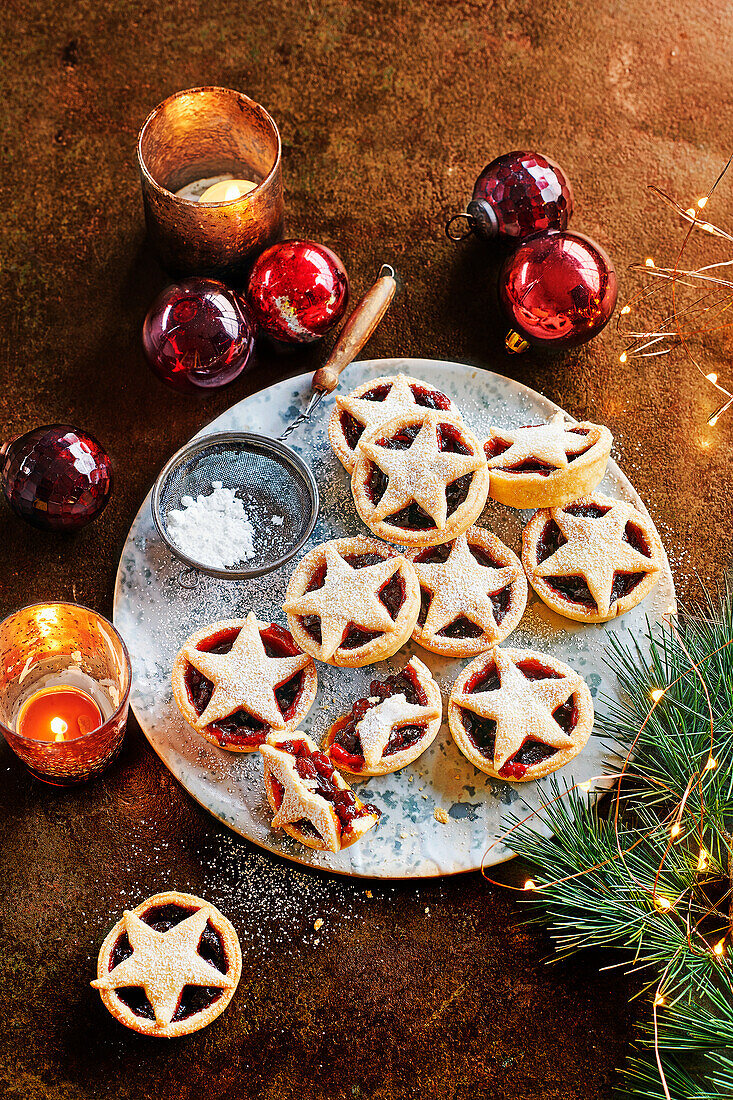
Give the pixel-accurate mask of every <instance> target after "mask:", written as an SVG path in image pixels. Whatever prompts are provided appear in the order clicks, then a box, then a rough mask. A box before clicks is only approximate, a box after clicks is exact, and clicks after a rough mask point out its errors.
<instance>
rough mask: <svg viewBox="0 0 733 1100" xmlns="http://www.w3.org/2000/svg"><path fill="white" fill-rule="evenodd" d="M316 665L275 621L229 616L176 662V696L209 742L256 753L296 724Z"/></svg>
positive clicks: (306, 706) (310, 693)
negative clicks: (279, 732)
mask: <svg viewBox="0 0 733 1100" xmlns="http://www.w3.org/2000/svg"><path fill="white" fill-rule="evenodd" d="M317 686H318V678H317V676H316V667H315V665H314V664H313V661H312V659H311V658H310V657H309V656H308V654H307V653H303V652H302V651H301V650H300V649H299V648H298V646H297V645H296V644H295V642H294V641H293V638H292V635H291V634H290V633H289V631H287V630H285V629H284V628H283V627H281V626H277V625H276V624H275V623H261V622H258V620H257V618H256V616H255V614H254V612H252V611H250V612H249V614H248V615H247V617H246V619H223V620H221V621H220V622H217V623H212V624H211V625H210V626H205V627H204V628H203V629H202V630H198V631H196V633H195V634H192V635H191V637H190V638H189V639H188V640H187V641H186V643H185V645H184V646H183V647H182V649H181V650H180V652H179V653H178V656H177V657H176V660H175V662H174V665H173V695H174V696H175V700H176V703H177V704H178V709H179V710H180V712H181V714H182V715H183V717H184V718H185V719H186V721H187V722H189V723H190V724H191V725H192V726H193V728H194V729H195V730H196V731H197V732H198V733H200V734H202V736H203V737H205V738H206V739H207V741H211V743H212V744H213V745H218V746H219V748H222V749H230V750H231V751H232V752H255V751H256V749H258V748H259V746H260V745H261V744H262V743H263V741H265V739H266V738H267V735H268V733H270V731H271V730H292V729H295V728H296V726H297V725H298V723H299V722H301V721H302V719H303V718H305V716H306V714H307V713H308V711H309V710H310V708H311V706H312V705H313V700H314V699H315V697H316V688H317Z"/></svg>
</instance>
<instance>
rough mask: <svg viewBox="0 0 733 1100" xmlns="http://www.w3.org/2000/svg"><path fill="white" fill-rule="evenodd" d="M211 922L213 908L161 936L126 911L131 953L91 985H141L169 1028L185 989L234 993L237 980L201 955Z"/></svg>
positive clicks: (157, 1018)
mask: <svg viewBox="0 0 733 1100" xmlns="http://www.w3.org/2000/svg"><path fill="white" fill-rule="evenodd" d="M208 919H209V912H208V910H207V909H199V910H198V912H196V913H193V914H192V915H191V916H190V917H186V919H185V920H182V921H181V922H180V924H176V925H174V926H173V928H169V929H168V931H167V932H156V930H155V929H154V928H151V927H150V925H149V924H146V923H145V921H143V920H140V917H138V916H136V915H135V914H134V913H128V912H126V913H125V914H124V916H123V918H122V922H123V925H124V928H125V931H126V932H127V937H128V939H129V941H130V946H131V947H132V954H131V955H130V956H129V957H128V958H126V959H123V961H122V962H121V963H118V964H117V966H115V967H114V969H112V970H110V971H109V973H108V974H105V975H104V977H103V978H97V980H96V981H93V982H92V983H91V984H92V985H93V986H94V988H95V989H120V988H121V987H123V986H138V987H142V988H143V989H144V990H145V995H146V997H147V998H148V1000H149V1001H150V1004H151V1005H152V1008H153V1012H154V1013H155V1022H156V1023H157V1025H158V1027H165V1026H166V1025H167V1024H169V1023H170V1022H171V1020H172V1019H173V1017H174V1015H175V1012H176V1009H177V1008H178V1004H179V1001H180V999H181V994H182V992H183V987H184V986H186V985H198V986H213V987H214V988H215V989H231V987H232V986H233V985H234V984H235V982H234V979H233V978H232V977H230V976H229V975H228V974H222V973H221V971H220V970H217V969H216V967H215V966H212V964H211V963H209V962H207V961H206V959H204V958H202V957H201V955H199V953H198V950H197V948H198V944H199V940H200V939H201V936H202V934H203V931H204V928H205V927H206V922H207V921H208Z"/></svg>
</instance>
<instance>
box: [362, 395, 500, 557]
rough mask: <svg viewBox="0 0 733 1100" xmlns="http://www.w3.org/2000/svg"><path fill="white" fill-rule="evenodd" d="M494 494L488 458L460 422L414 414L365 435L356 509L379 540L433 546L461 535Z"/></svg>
mask: <svg viewBox="0 0 733 1100" xmlns="http://www.w3.org/2000/svg"><path fill="white" fill-rule="evenodd" d="M488 490H489V475H488V471H487V469H486V458H485V456H484V453H483V450H482V448H481V445H480V443H479V441H478V440H477V439H476V436H475V435H474V434H473V432H470V431H469V430H468V428H466V427H465V425H464V424H463V423H462V421H461V420H459V419H458V417H455V416H450V415H449V414H447V413H440V412H426V411H425V410H420V409H415V410H413V411H411V412H406V413H402V414H401V415H399V416H396V417H394V418H393V419H392V420H388V421H387V422H386V423H385V424H381V425H378V426H377V427H375V428H372V430H371V431H370V432H368V433H365V434H364V435H363V436H362V438H361V440H360V443H359V458H358V460H357V463H356V466H355V467H354V472H353V474H352V475H351V491H352V493H353V496H354V503H355V505H356V510H357V512H358V513H359V515H360V516H361V518H362V519H363V520H364V523H366V525H367V527H369V528H371V530H372V531H373V532H374V534H375V535H379V537H380V538H383V539H388V540H389V541H390V542H396V543H399V544H400V545H402V546H435V545H436V544H437V543H440V542H448V541H449V540H450V539H454V538H456V537H457V536H458V535H460V534H462V532H463V531H465V530H466V529H467V528H468V527H470V526H471V524H472V523H473V522H474V520H475V519H477V518H478V516H479V515H480V514H481V512H482V510H483V507H484V504H485V503H486V496H487V494H488Z"/></svg>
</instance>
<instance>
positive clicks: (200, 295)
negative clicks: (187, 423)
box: [143, 278, 254, 394]
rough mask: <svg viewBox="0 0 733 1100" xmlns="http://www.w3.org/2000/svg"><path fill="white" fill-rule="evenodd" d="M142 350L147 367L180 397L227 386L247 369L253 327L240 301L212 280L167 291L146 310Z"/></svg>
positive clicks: (177, 285)
mask: <svg viewBox="0 0 733 1100" xmlns="http://www.w3.org/2000/svg"><path fill="white" fill-rule="evenodd" d="M143 345H144V347H145V354H146V356H147V359H148V362H149V363H150V366H151V367H152V368H153V370H154V371H155V373H156V374H157V375H158V377H159V378H160V379H162V381H163V382H165V383H166V385H168V386H170V387H171V388H172V389H174V390H178V391H179V392H180V393H199V394H205V393H206V392H208V391H210V390H218V389H220V388H221V387H222V386H227V385H229V383H230V382H233V381H234V379H235V378H238V377H239V375H240V374H241V373H242V371H244V370H246V368H247V367H248V366H249V362H250V359H251V357H252V351H253V349H254V326H253V324H252V320H251V317H250V313H249V309H248V307H247V305H246V303H245V302H244V300H243V299H242V298H241V297H240V296H239V295H238V294H235V293H234V291H232V290H230V289H229V287H226V286H224V284H223V283H219V282H217V281H216V280H215V279H200V278H193V279H184V280H183V281H182V282H180V283H174V284H173V285H172V286H168V287H166V288H165V290H164V291H162V293H161V294H159V295H158V297H157V298H156V300H155V301H154V302H153V304H152V306H151V307H150V309H149V310H148V315H147V317H146V318H145V323H144V325H143Z"/></svg>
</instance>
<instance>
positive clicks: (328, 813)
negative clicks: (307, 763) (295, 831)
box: [260, 734, 340, 852]
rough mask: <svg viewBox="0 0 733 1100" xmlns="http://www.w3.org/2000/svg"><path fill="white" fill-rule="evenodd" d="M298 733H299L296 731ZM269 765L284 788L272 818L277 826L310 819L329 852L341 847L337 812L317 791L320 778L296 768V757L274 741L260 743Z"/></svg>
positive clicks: (274, 826)
mask: <svg viewBox="0 0 733 1100" xmlns="http://www.w3.org/2000/svg"><path fill="white" fill-rule="evenodd" d="M293 736H294V737H295V736H296V734H293ZM260 752H261V753H262V756H263V757H264V763H265V766H266V767H267V768H268V769H269V771H270V774H271V775H272V776H273V778H274V779H276V780H277V782H278V783H279V784H280V786H281V787H282V789H283V797H282V802H281V803H280V805H279V807H278V809H277V813H276V814H275V816H274V817H273V819H272V827H273V829H279V828H281V827H282V826H283V825H290V824H292V823H293V822H296V821H310V823H311V824H312V825H313V826H314V828H315V829H317V831H318V832H319V834H320V836H321V838H322V840H323V843H324V844H325V845H326V848H327V849H328V851H329V852H338V850H339V848H340V842H339V832H338V829H337V827H336V814H335V811H334V809H333V807H332V806H331V804H330V803H329V802H327V801H326V799H325V798H323V797H322V796H321V795H319V794H316V793H315V791H314V790H313V787H315V786H316V784H317V782H318V780H317V779H303V778H302V777H301V776H300V775H298V772H297V769H296V758H295V757H294V756H292V755H291V754H290V753H289V752H283V751H282V750H281V749H278V748H275V747H274V746H273V745H260Z"/></svg>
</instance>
